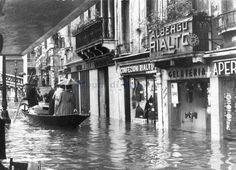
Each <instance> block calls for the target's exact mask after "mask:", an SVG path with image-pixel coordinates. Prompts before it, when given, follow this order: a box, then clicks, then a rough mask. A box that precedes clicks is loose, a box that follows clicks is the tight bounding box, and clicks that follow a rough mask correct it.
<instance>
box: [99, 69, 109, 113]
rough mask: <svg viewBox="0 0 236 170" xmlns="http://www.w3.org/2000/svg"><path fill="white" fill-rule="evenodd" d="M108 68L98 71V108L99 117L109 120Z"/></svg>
mask: <svg viewBox="0 0 236 170" xmlns="http://www.w3.org/2000/svg"><path fill="white" fill-rule="evenodd" d="M108 88H109V82H108V68H107V67H104V68H100V69H98V108H99V115H100V116H104V117H107V118H109V90H108Z"/></svg>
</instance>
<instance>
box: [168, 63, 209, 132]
mask: <svg viewBox="0 0 236 170" xmlns="http://www.w3.org/2000/svg"><path fill="white" fill-rule="evenodd" d="M208 71H209V70H208V67H207V66H206V65H196V66H190V67H185V68H181V67H175V68H170V69H169V70H168V88H169V90H168V91H170V93H169V98H170V101H171V102H170V103H169V110H170V114H171V127H172V128H177V129H181V130H186V131H193V132H203V133H204V132H210V114H209V113H208V112H207V110H208V109H207V108H208V106H209V101H208V95H209V83H210V82H209V78H208V76H209V74H208Z"/></svg>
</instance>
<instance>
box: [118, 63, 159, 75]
mask: <svg viewBox="0 0 236 170" xmlns="http://www.w3.org/2000/svg"><path fill="white" fill-rule="evenodd" d="M156 70H157V69H156V67H155V65H154V64H153V63H145V64H137V65H129V66H123V67H120V72H121V74H127V73H135V72H151V71H154V72H156Z"/></svg>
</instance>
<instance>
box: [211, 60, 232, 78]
mask: <svg viewBox="0 0 236 170" xmlns="http://www.w3.org/2000/svg"><path fill="white" fill-rule="evenodd" d="M234 74H236V59H235V60H226V61H218V62H215V63H214V65H213V75H214V76H222V75H234Z"/></svg>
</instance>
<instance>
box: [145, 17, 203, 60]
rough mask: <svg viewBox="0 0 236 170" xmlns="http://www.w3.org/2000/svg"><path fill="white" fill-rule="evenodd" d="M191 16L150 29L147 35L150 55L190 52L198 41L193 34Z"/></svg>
mask: <svg viewBox="0 0 236 170" xmlns="http://www.w3.org/2000/svg"><path fill="white" fill-rule="evenodd" d="M192 21H193V17H188V18H185V19H183V20H179V21H176V22H172V23H168V24H166V25H164V26H163V27H162V28H160V29H156V30H152V31H151V32H150V35H149V38H150V39H149V40H150V53H151V57H155V56H159V57H162V56H164V55H168V54H169V55H170V54H181V53H184V52H192V51H193V46H194V45H197V43H199V39H198V37H197V35H195V34H193V29H192Z"/></svg>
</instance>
